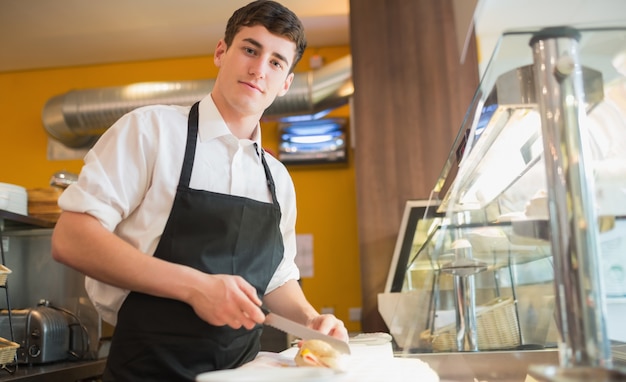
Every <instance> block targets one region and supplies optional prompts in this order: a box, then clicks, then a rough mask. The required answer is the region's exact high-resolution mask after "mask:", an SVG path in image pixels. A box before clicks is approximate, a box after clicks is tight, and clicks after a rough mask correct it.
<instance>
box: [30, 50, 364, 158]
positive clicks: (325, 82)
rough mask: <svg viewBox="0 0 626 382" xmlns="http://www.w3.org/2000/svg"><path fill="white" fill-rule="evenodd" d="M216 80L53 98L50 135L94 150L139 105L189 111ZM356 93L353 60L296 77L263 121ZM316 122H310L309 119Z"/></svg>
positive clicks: (316, 109) (314, 110)
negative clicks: (94, 146) (170, 105)
mask: <svg viewBox="0 0 626 382" xmlns="http://www.w3.org/2000/svg"><path fill="white" fill-rule="evenodd" d="M214 83H215V80H213V79H210V80H196V81H177V82H146V83H137V84H131V85H126V86H119V87H107V88H98V89H84V90H73V91H70V92H68V93H65V94H61V95H57V96H54V97H52V98H51V99H49V100H48V102H46V104H45V106H44V108H43V111H42V120H43V125H44V128H45V129H46V132H47V133H48V134H49V135H50V136H51V137H52V138H54V139H56V140H58V141H60V142H61V143H63V144H64V145H66V146H68V147H71V148H83V147H90V146H91V145H92V144H93V143H95V141H96V140H97V139H98V138H99V137H100V135H101V134H102V133H103V132H104V131H106V129H108V128H109V126H111V125H112V124H113V123H114V122H115V121H116V120H117V119H119V118H120V117H121V116H123V115H124V114H126V113H128V112H129V111H131V110H133V109H136V108H137V107H140V106H146V105H154V104H174V105H183V106H190V105H192V104H193V103H194V102H196V101H199V100H200V99H202V97H204V96H205V95H206V94H208V93H209V92H210V91H211V89H212V88H213V84H214ZM353 92H354V87H353V84H352V58H351V56H345V57H343V58H341V59H339V60H336V61H334V62H332V63H330V64H328V65H326V66H324V67H322V68H319V69H317V70H314V71H309V72H306V73H296V75H295V77H294V80H293V83H292V85H291V88H290V90H289V91H288V92H287V94H286V95H285V96H283V97H278V98H276V100H275V101H274V103H273V104H272V105H271V106H270V107H269V108H268V109H267V110H266V111H265V114H264V117H267V118H276V119H280V118H283V117H287V116H313V115H315V114H319V113H321V112H323V111H325V110H330V109H334V108H336V107H338V106H341V105H344V104H345V103H347V102H348V99H349V97H350V96H351V95H352V93H353ZM311 118H312V117H311Z"/></svg>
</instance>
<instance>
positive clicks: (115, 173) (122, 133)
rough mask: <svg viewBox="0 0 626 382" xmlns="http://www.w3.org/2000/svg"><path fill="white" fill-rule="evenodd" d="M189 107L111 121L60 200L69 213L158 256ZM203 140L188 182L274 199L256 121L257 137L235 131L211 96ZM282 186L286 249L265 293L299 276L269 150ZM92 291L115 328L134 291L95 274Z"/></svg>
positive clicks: (289, 212) (285, 185) (289, 188)
mask: <svg viewBox="0 0 626 382" xmlns="http://www.w3.org/2000/svg"><path fill="white" fill-rule="evenodd" d="M189 110H190V108H189V107H181V106H164V105H158V106H146V107H142V108H139V109H136V110H134V111H132V112H130V113H128V114H126V115H125V116H123V117H122V118H120V119H119V120H118V121H117V122H116V123H115V124H114V125H113V126H111V127H110V128H109V129H108V130H107V131H106V132H105V133H104V134H103V135H102V137H101V138H100V139H99V140H98V142H97V143H96V145H95V146H94V147H93V149H91V150H90V151H89V152H88V153H87V155H86V156H85V159H84V161H85V164H84V166H83V168H82V170H81V173H80V176H79V179H78V181H77V183H75V184H73V185H71V186H70V187H68V188H67V189H66V190H65V192H63V194H62V195H61V197H60V198H59V206H60V207H61V208H62V209H63V210H67V211H74V212H84V213H87V214H90V215H92V216H94V217H96V218H97V219H98V220H99V221H100V222H101V223H102V225H103V226H104V227H105V228H107V229H108V230H110V231H112V232H114V233H115V234H116V235H118V236H119V237H121V238H122V239H124V240H125V241H127V242H129V243H130V244H132V245H133V246H135V247H136V248H138V249H139V250H141V251H142V252H144V253H147V254H149V255H153V254H154V251H155V250H156V247H157V244H158V243H159V240H160V237H161V234H162V232H163V230H164V228H165V223H166V222H167V219H168V217H169V214H170V210H171V208H172V204H173V201H174V195H175V194H176V187H177V186H178V181H179V177H180V172H181V169H182V164H183V156H184V152H185V145H186V139H187V117H188V115H189ZM199 113H200V118H199V126H198V143H197V147H196V155H195V160H194V164H193V171H192V173H191V181H190V184H189V186H190V187H191V188H194V189H201V190H208V191H213V192H219V193H224V194H231V195H237V196H243V197H247V198H251V199H255V200H259V201H262V202H270V203H271V202H272V197H271V193H270V191H269V189H268V187H267V181H266V178H265V171H264V169H263V165H262V163H261V158H260V157H259V155H258V154H257V152H256V149H255V147H254V143H255V142H256V143H258V146H259V147H261V144H260V142H261V130H260V128H259V126H258V125H257V127H256V130H255V133H254V134H253V140H250V139H238V138H237V137H235V136H234V135H232V134H231V132H230V130H229V129H228V127H227V126H226V123H225V122H224V120H223V119H222V117H221V115H220V113H219V112H218V110H217V108H216V107H215V104H214V103H213V100H212V98H211V96H210V95H208V96H206V97H205V98H204V99H202V101H201V102H200V106H199ZM265 160H266V161H267V164H268V166H269V168H270V171H271V173H272V177H273V178H274V182H275V183H276V196H277V198H278V202H279V204H280V208H281V212H282V218H281V222H280V229H281V232H282V235H283V242H284V245H285V253H284V256H283V261H282V262H281V263H280V265H279V267H278V269H277V271H276V273H275V274H274V276H273V277H272V279H271V281H270V283H269V285H268V288H267V291H266V293H269V292H271V291H272V290H274V289H275V288H277V287H279V286H281V285H282V284H284V283H285V282H287V281H288V280H291V279H298V278H299V276H300V273H299V270H298V268H297V266H296V264H295V262H294V258H295V255H296V235H295V234H296V233H295V222H296V200H295V190H294V186H293V181H292V180H291V176H290V175H289V173H288V172H287V169H286V168H285V166H284V165H283V164H282V163H281V162H280V161H278V160H277V159H275V158H274V157H272V156H271V155H269V154H268V153H265ZM85 286H86V289H87V293H88V294H89V297H90V298H91V300H92V302H93V303H94V305H95V307H96V309H97V310H98V311H99V313H100V314H101V316H102V319H104V320H105V321H107V322H109V323H111V324H113V325H115V323H116V320H117V311H118V310H119V308H120V306H121V304H122V302H123V301H124V298H125V297H126V296H127V294H128V291H127V290H122V289H119V288H116V287H113V286H110V285H107V284H104V283H101V282H99V281H96V280H94V279H92V278H89V277H87V278H86V280H85Z"/></svg>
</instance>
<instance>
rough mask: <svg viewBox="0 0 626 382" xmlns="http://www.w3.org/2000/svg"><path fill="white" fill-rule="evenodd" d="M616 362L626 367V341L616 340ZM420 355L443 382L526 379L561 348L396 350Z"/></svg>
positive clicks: (552, 362) (551, 362)
mask: <svg viewBox="0 0 626 382" xmlns="http://www.w3.org/2000/svg"><path fill="white" fill-rule="evenodd" d="M611 350H612V353H613V364H614V366H615V367H618V368H622V369H623V368H624V367H626V344H623V343H613V345H612V346H611ZM394 356H396V357H407V358H418V359H420V360H422V361H424V362H426V363H428V364H429V365H430V367H431V368H432V369H433V370H435V371H436V372H437V374H439V378H440V379H441V382H476V381H480V382H483V381H484V382H524V381H525V380H526V377H527V376H528V369H529V367H530V366H531V365H533V366H535V365H553V366H558V365H559V353H558V350H557V349H546V350H520V351H485V352H458V353H456V352H455V353H419V354H402V353H399V352H396V353H394Z"/></svg>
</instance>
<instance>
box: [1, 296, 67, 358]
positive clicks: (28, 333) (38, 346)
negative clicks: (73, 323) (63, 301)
mask: <svg viewBox="0 0 626 382" xmlns="http://www.w3.org/2000/svg"><path fill="white" fill-rule="evenodd" d="M11 328H12V329H13V335H11ZM0 337H3V338H6V339H12V340H13V342H16V343H18V344H20V348H19V349H18V350H17V362H18V363H28V364H40V363H48V362H55V361H61V360H66V359H68V354H69V351H70V327H69V325H68V319H67V318H66V316H65V314H64V313H63V312H62V311H60V310H57V309H54V308H51V307H48V306H37V307H36V308H29V309H12V310H11V317H10V320H9V311H8V310H6V309H5V310H2V311H0Z"/></svg>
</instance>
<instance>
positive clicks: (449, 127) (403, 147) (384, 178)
mask: <svg viewBox="0 0 626 382" xmlns="http://www.w3.org/2000/svg"><path fill="white" fill-rule="evenodd" d="M452 3H453V1H452V0H351V1H350V24H351V36H350V40H351V51H352V69H353V80H354V86H355V93H354V105H353V106H354V109H353V114H352V118H353V122H354V132H355V147H356V150H355V162H356V181H357V204H358V219H359V250H360V260H361V284H362V299H363V301H362V308H363V309H362V321H361V324H362V329H363V331H365V332H371V331H381V330H386V327H385V325H384V322H383V321H382V318H381V317H380V315H379V313H378V307H377V303H376V299H377V294H378V293H380V292H382V291H383V290H384V286H385V281H386V278H387V272H388V270H389V265H390V262H391V257H392V254H393V248H394V245H395V240H396V236H397V234H398V229H399V225H400V219H401V216H402V211H403V209H404V204H405V202H406V200H408V199H425V198H428V196H429V194H430V191H431V190H432V188H433V186H434V183H435V181H436V179H437V177H438V176H439V173H440V171H441V169H442V167H443V164H444V161H445V159H446V158H447V156H448V153H449V151H450V148H451V147H452V143H453V141H454V138H455V137H456V134H457V132H458V131H459V128H460V125H461V122H462V120H463V116H464V114H465V111H466V109H467V107H468V106H469V104H470V101H471V99H472V96H473V94H474V91H475V89H476V86H477V85H478V65H477V57H476V45H475V43H474V42H472V43H471V46H470V47H469V53H468V56H467V57H466V60H465V63H464V64H461V63H460V57H459V51H458V48H457V41H456V32H455V23H454V12H453V8H452ZM472 40H473V39H472Z"/></svg>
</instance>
